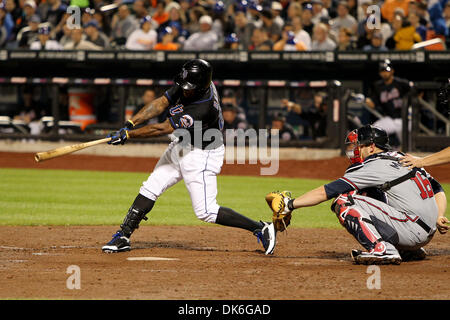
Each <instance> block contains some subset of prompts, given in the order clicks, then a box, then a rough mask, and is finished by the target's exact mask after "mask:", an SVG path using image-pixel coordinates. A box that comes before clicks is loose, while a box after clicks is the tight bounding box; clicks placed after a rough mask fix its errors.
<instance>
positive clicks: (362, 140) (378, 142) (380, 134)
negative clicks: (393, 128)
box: [345, 125, 391, 164]
mask: <svg viewBox="0 0 450 320" xmlns="http://www.w3.org/2000/svg"><path fill="white" fill-rule="evenodd" d="M371 144H375V146H376V147H378V148H380V149H382V150H384V151H388V150H391V146H390V145H389V136H388V135H387V133H386V131H384V130H383V129H381V128H378V127H374V126H371V125H366V126H364V127H361V128H359V129H356V130H353V131H351V132H349V134H348V135H347V137H346V139H345V145H346V150H345V153H346V155H347V157H348V158H349V159H350V162H351V163H352V164H353V163H360V162H362V161H363V158H362V156H361V150H360V147H362V146H369V145H371Z"/></svg>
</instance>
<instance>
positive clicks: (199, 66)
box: [175, 59, 212, 94]
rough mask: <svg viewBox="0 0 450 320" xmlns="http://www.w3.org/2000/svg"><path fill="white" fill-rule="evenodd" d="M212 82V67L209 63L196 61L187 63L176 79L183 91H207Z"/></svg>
mask: <svg viewBox="0 0 450 320" xmlns="http://www.w3.org/2000/svg"><path fill="white" fill-rule="evenodd" d="M211 80H212V67H211V65H210V64H209V62H208V61H206V60H202V59H194V60H190V61H188V62H186V63H185V64H184V65H183V67H182V68H181V72H180V73H179V74H178V75H177V76H176V77H175V83H176V84H177V85H179V86H180V87H181V88H182V89H183V90H196V93H197V94H198V93H201V92H203V91H206V90H207V89H208V88H209V86H210V84H211Z"/></svg>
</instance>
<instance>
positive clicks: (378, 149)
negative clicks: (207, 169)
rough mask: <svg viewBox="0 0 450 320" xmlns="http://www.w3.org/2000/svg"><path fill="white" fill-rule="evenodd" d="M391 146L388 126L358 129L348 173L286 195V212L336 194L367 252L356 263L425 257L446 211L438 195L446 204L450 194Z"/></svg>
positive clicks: (340, 213)
mask: <svg viewBox="0 0 450 320" xmlns="http://www.w3.org/2000/svg"><path fill="white" fill-rule="evenodd" d="M390 150H391V149H390V146H389V144H388V136H387V133H386V132H385V131H384V130H382V129H379V128H377V127H374V126H370V125H368V126H364V127H362V128H360V129H358V130H355V131H354V132H352V133H351V134H349V137H348V141H347V155H348V156H349V158H350V159H351V160H352V162H353V164H352V165H351V166H350V167H349V168H348V169H347V170H346V172H345V174H344V176H342V177H341V178H339V179H337V180H335V181H333V182H331V183H328V184H326V185H323V186H321V187H319V188H316V189H314V190H312V191H310V192H308V193H306V194H304V195H302V196H300V197H298V198H297V199H290V198H289V197H286V198H285V199H284V200H283V201H284V202H285V207H284V209H283V210H284V212H285V213H287V212H291V211H292V210H294V209H297V208H302V207H309V206H314V205H317V204H319V203H321V202H323V201H326V200H328V199H332V198H336V199H335V200H334V202H333V205H332V210H333V211H334V212H335V213H336V215H337V217H338V219H339V221H340V223H341V224H342V225H343V226H344V227H345V228H346V229H347V231H348V232H349V233H351V234H352V235H353V236H354V237H355V238H356V240H357V241H358V242H359V243H360V244H361V245H362V246H363V247H364V248H365V249H366V250H367V251H366V252H362V251H361V250H353V251H352V258H353V260H354V262H355V263H357V264H400V263H401V262H402V259H403V260H411V259H415V260H416V259H424V258H425V255H426V252H425V250H424V249H423V248H422V247H423V246H425V245H426V244H427V243H428V242H429V241H430V240H431V239H432V237H433V235H434V233H435V231H436V221H437V219H438V216H440V215H442V214H443V212H441V211H442V210H439V209H438V205H437V203H436V199H437V198H436V197H435V196H436V194H439V195H440V197H439V198H438V199H439V200H438V201H439V202H442V201H444V202H445V203H446V199H445V194H444V192H443V189H442V187H441V186H440V184H439V183H438V182H437V181H436V180H434V179H433V178H432V177H431V176H430V175H429V174H428V173H427V172H426V171H425V170H423V169H414V170H410V169H408V168H406V167H403V166H402V165H401V164H400V163H399V161H398V160H399V158H400V157H402V156H403V154H401V153H400V152H396V151H390ZM443 211H444V212H445V207H444V208H443Z"/></svg>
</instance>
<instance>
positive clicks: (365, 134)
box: [357, 125, 391, 151]
mask: <svg viewBox="0 0 450 320" xmlns="http://www.w3.org/2000/svg"><path fill="white" fill-rule="evenodd" d="M357 134H358V143H359V145H363V146H367V145H370V144H372V143H374V144H375V146H377V147H378V148H380V149H383V150H386V151H387V150H390V149H391V146H390V145H389V136H388V134H387V133H386V131H384V130H383V129H381V128H378V127H375V126H371V125H366V126H364V127H361V128H359V129H358V130H357Z"/></svg>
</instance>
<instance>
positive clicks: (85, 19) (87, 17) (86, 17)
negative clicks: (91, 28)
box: [81, 8, 95, 26]
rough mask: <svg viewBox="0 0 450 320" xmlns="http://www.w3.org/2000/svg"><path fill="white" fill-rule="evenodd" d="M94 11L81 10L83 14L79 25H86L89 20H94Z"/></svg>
mask: <svg viewBox="0 0 450 320" xmlns="http://www.w3.org/2000/svg"><path fill="white" fill-rule="evenodd" d="M94 13H95V10H94V9H91V8H85V9H83V14H82V15H81V24H82V25H83V26H84V25H87V24H88V23H89V22H90V21H91V20H93V19H94Z"/></svg>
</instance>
